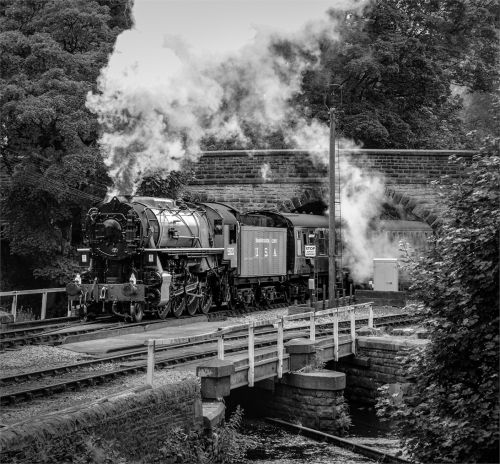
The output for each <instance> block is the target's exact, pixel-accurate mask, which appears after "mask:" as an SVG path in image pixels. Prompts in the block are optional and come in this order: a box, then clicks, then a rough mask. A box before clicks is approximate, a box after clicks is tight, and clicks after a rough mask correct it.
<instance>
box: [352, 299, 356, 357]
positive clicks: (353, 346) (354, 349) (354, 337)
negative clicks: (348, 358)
mask: <svg viewBox="0 0 500 464" xmlns="http://www.w3.org/2000/svg"><path fill="white" fill-rule="evenodd" d="M351 351H352V354H354V355H355V354H356V315H355V314H354V308H352V309H351Z"/></svg>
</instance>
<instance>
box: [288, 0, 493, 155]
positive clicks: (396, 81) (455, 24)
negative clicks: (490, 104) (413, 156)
mask: <svg viewBox="0 0 500 464" xmlns="http://www.w3.org/2000/svg"><path fill="white" fill-rule="evenodd" d="M331 17H332V21H334V23H332V27H335V28H336V30H337V31H338V35H339V40H338V41H333V40H331V39H324V41H323V43H322V54H321V57H320V60H319V62H318V65H317V66H316V68H314V69H310V70H309V71H308V72H306V73H305V75H304V79H303V93H302V95H301V96H300V97H299V98H298V100H297V103H298V104H299V105H300V106H301V107H302V111H303V112H304V113H307V114H309V115H311V116H313V117H315V118H317V119H320V120H324V121H325V123H327V122H328V113H327V111H325V94H326V93H328V92H333V91H335V101H334V102H333V105H334V106H335V108H336V114H337V119H338V130H339V131H341V132H342V133H343V134H344V135H345V136H346V137H349V138H352V139H354V140H356V141H358V142H359V143H362V144H363V145H364V146H365V147H367V148H392V147H395V148H434V149H435V148H462V147H465V146H466V145H467V139H466V137H465V131H464V129H463V124H462V121H461V119H460V118H459V110H460V109H461V107H462V102H461V98H460V96H459V95H457V94H454V93H452V88H453V86H462V87H463V88H465V89H467V90H468V91H477V90H480V91H482V92H491V91H493V90H494V89H495V88H496V85H497V79H498V72H497V68H498V55H499V47H498V40H497V34H498V31H499V26H498V23H499V9H498V4H497V3H496V2H490V1H487V0H484V1H476V2H468V1H466V0H439V1H438V0H436V1H427V0H421V1H420V0H380V1H375V2H373V3H370V4H369V5H368V6H367V7H366V8H365V9H364V10H363V11H362V12H361V13H348V14H347V15H346V14H345V13H338V12H335V11H333V10H332V11H331ZM333 24H335V26H334V25H333ZM332 86H334V87H332ZM339 87H341V89H342V90H341V91H340V90H339Z"/></svg>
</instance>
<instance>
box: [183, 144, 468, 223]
mask: <svg viewBox="0 0 500 464" xmlns="http://www.w3.org/2000/svg"><path fill="white" fill-rule="evenodd" d="M474 153H475V152H473V151H460V150H455V151H453V150H391V151H385V152H383V153H381V152H377V150H360V151H358V152H355V153H353V152H351V153H347V152H346V153H345V154H344V153H342V155H341V156H346V157H349V159H350V160H351V162H352V164H354V165H356V166H359V167H361V168H362V169H364V170H366V171H367V172H379V173H381V174H382V175H383V176H384V178H385V181H386V186H387V195H388V197H390V199H391V201H393V202H394V203H396V204H400V203H401V204H403V206H406V205H407V204H408V203H409V202H411V203H410V205H409V208H410V210H411V211H413V213H414V214H416V215H417V216H418V217H422V216H423V217H422V219H425V217H426V216H428V215H429V214H431V211H434V212H436V211H439V210H440V207H439V200H438V195H437V192H436V191H435V190H434V189H433V188H432V186H431V183H432V181H434V180H437V179H439V178H440V177H441V176H443V175H447V176H449V178H450V180H452V179H456V178H457V177H458V176H459V175H460V171H459V170H458V167H457V164H456V163H455V162H449V160H448V158H449V156H450V155H452V154H456V155H458V156H460V157H462V158H464V159H467V160H470V159H471V158H472V155H473V154H474ZM264 166H266V167H268V172H267V176H266V178H264V177H263V175H262V168H263V167H264ZM190 167H191V168H192V169H193V170H194V174H195V178H196V180H195V181H193V182H191V185H190V187H189V190H190V191H191V192H192V193H194V194H195V195H196V196H197V197H198V198H199V199H200V200H202V201H205V200H210V201H220V202H227V203H230V204H231V205H233V206H234V207H236V208H240V209H243V210H249V209H254V208H269V207H274V208H276V207H277V208H279V209H293V208H294V207H298V206H300V205H301V204H304V203H307V202H308V200H311V199H312V200H316V199H324V198H325V197H326V192H327V188H328V183H327V182H328V179H327V167H326V166H325V165H324V164H322V163H318V162H315V161H314V155H313V156H311V155H310V154H309V153H308V152H306V151H303V150H295V151H280V150H267V151H266V150H256V151H237V152H234V151H233V152H229V151H228V152H224V151H219V152H206V153H204V154H203V155H202V156H201V157H200V159H199V160H198V162H197V163H192V164H191V165H190ZM418 206H420V207H418Z"/></svg>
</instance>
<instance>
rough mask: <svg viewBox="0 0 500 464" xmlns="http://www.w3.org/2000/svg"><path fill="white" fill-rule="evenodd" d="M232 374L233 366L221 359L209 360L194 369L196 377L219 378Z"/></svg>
mask: <svg viewBox="0 0 500 464" xmlns="http://www.w3.org/2000/svg"><path fill="white" fill-rule="evenodd" d="M232 374H234V364H233V363H232V362H231V361H226V360H223V359H211V360H210V361H207V362H206V363H203V364H202V365H201V366H198V367H197V368H196V375H197V376H198V377H201V378H204V377H211V378H221V377H228V376H231V375H232Z"/></svg>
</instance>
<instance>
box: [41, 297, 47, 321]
mask: <svg viewBox="0 0 500 464" xmlns="http://www.w3.org/2000/svg"><path fill="white" fill-rule="evenodd" d="M46 315H47V292H43V293H42V313H41V315H40V319H41V320H42V321H43V320H45V317H46Z"/></svg>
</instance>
